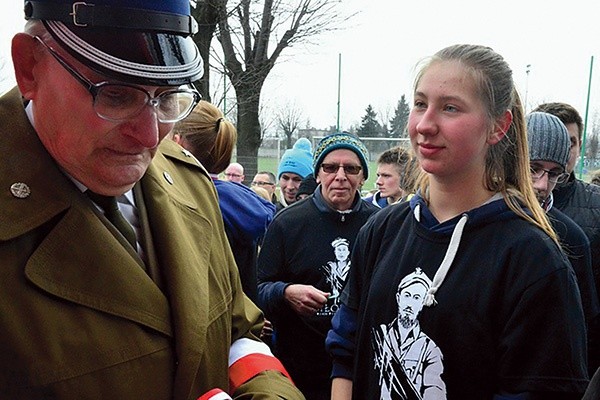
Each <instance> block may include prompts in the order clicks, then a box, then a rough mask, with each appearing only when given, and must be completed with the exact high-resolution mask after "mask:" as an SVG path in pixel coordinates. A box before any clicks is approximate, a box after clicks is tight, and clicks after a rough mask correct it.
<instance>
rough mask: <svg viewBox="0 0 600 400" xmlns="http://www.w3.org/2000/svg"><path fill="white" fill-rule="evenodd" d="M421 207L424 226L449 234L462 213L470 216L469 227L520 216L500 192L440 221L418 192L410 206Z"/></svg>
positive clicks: (421, 218)
mask: <svg viewBox="0 0 600 400" xmlns="http://www.w3.org/2000/svg"><path fill="white" fill-rule="evenodd" d="M417 206H418V209H419V213H420V216H419V218H417V220H418V221H419V222H420V223H421V225H422V226H424V227H425V228H427V229H428V230H430V231H432V232H438V233H445V234H449V233H451V232H452V231H453V230H454V227H455V226H456V224H457V223H458V221H459V220H460V218H461V216H462V215H467V216H468V218H469V224H468V225H469V227H476V226H480V225H486V224H488V223H490V222H492V221H502V220H507V219H513V218H518V216H517V215H516V214H515V213H514V212H513V211H512V210H511V209H510V208H509V207H508V205H507V204H506V202H505V201H504V198H503V197H502V195H501V194H500V193H497V194H496V195H494V196H493V197H492V198H491V199H490V200H488V201H487V202H485V203H484V204H482V205H481V206H479V207H477V208H473V209H471V210H469V211H466V212H464V213H463V214H461V215H457V216H456V217H454V218H452V219H450V220H448V221H444V222H442V223H440V222H439V221H438V220H437V219H436V218H435V217H434V215H433V214H432V213H431V211H429V208H428V206H427V202H426V201H425V199H424V198H423V197H422V196H421V193H420V192H418V193H417V194H415V195H414V196H413V197H412V198H411V199H410V208H411V210H412V212H413V215H414V213H415V210H416V209H417Z"/></svg>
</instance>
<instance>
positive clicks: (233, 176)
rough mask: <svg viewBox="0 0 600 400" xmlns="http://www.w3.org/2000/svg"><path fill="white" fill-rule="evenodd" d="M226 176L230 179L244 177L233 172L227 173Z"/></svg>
mask: <svg viewBox="0 0 600 400" xmlns="http://www.w3.org/2000/svg"><path fill="white" fill-rule="evenodd" d="M225 176H226V177H228V178H241V177H242V175H240V174H234V173H232V172H229V173H226V174H225Z"/></svg>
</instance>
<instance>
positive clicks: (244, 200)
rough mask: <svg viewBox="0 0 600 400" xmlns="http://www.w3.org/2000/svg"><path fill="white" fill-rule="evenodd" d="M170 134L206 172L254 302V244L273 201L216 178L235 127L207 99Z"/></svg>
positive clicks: (230, 150)
mask: <svg viewBox="0 0 600 400" xmlns="http://www.w3.org/2000/svg"><path fill="white" fill-rule="evenodd" d="M172 138H173V140H174V141H175V142H177V143H178V144H179V145H181V146H182V147H183V148H184V149H187V150H189V151H190V153H192V154H193V155H194V156H195V157H196V158H197V159H198V161H200V163H201V164H202V165H203V166H204V168H206V170H207V171H208V172H209V173H210V176H211V178H212V179H213V183H214V184H215V187H216V188H217V194H218V195H219V206H220V208H221V213H222V215H223V222H224V223H225V233H226V234H227V239H228V240H229V244H230V246H231V250H232V251H233V256H234V258H235V263H236V265H237V267H238V270H239V272H240V278H241V280H242V288H243V289H244V293H246V295H247V296H248V297H249V298H250V300H252V301H253V302H256V300H257V298H256V293H257V292H256V291H257V287H256V256H257V244H258V239H259V238H260V237H262V235H264V233H265V232H266V230H267V226H268V225H269V223H271V221H272V219H273V216H274V214H275V205H274V204H273V203H271V202H270V201H269V200H265V199H263V198H262V197H260V196H259V195H257V194H256V193H255V192H254V191H252V190H251V189H250V188H248V187H246V186H244V185H242V184H241V183H237V182H228V181H222V180H219V179H218V176H219V173H221V172H223V169H224V168H226V167H227V165H228V164H229V161H230V160H231V154H232V153H233V148H234V147H235V144H236V142H237V131H236V129H235V127H234V126H233V124H232V123H231V122H229V121H228V120H227V119H225V118H224V116H223V113H222V112H221V110H219V109H218V108H217V107H215V106H214V105H212V104H211V103H209V102H207V101H204V100H202V101H200V102H199V103H198V105H197V106H196V108H194V110H193V111H192V112H191V114H190V115H189V116H188V117H187V118H185V119H184V120H182V121H180V122H178V123H177V124H176V125H175V128H174V130H173V136H172ZM229 166H231V164H229Z"/></svg>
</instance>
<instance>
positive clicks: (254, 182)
mask: <svg viewBox="0 0 600 400" xmlns="http://www.w3.org/2000/svg"><path fill="white" fill-rule="evenodd" d="M251 185H252V186H273V185H275V184H274V183H271V182H263V181H252V183H251Z"/></svg>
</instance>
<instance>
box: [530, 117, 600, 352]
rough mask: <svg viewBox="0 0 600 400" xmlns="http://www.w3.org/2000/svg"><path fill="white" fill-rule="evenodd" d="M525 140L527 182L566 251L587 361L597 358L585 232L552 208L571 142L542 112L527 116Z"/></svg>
mask: <svg viewBox="0 0 600 400" xmlns="http://www.w3.org/2000/svg"><path fill="white" fill-rule="evenodd" d="M527 139H528V142H529V159H530V166H531V178H532V182H533V188H534V191H535V193H536V196H537V198H538V200H539V202H540V204H541V206H542V208H543V209H544V210H545V211H546V213H547V215H548V219H549V220H550V223H551V224H552V227H553V228H554V230H555V231H556V234H557V236H558V238H559V240H560V242H561V244H562V245H563V246H564V248H565V249H567V255H568V258H569V261H570V262H571V265H572V266H573V270H574V271H575V275H576V276H577V282H578V284H579V290H580V294H581V302H582V304H583V310H584V312H585V317H586V322H587V325H588V344H589V345H588V358H589V359H590V360H592V359H597V358H598V346H597V343H598V341H599V340H600V331H599V329H598V325H599V324H598V322H597V321H596V320H597V319H598V314H599V313H600V305H599V302H598V295H597V290H596V286H595V283H594V275H593V272H592V258H591V253H590V244H589V240H588V239H587V236H586V235H585V232H583V230H582V229H581V228H580V227H579V225H577V224H576V223H575V222H574V221H573V220H572V219H571V218H569V217H568V216H567V215H565V214H563V213H562V212H561V211H559V210H558V209H557V208H556V207H552V204H553V197H552V190H553V189H554V187H555V186H556V184H557V183H559V182H564V181H565V180H566V179H567V178H568V176H569V174H568V173H566V172H565V170H566V166H567V162H568V160H569V149H570V147H571V142H570V139H569V133H568V131H567V128H566V127H565V125H564V124H563V123H562V122H561V120H560V119H558V118H557V117H555V116H554V115H551V114H548V113H544V112H532V113H531V114H529V115H528V116H527Z"/></svg>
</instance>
